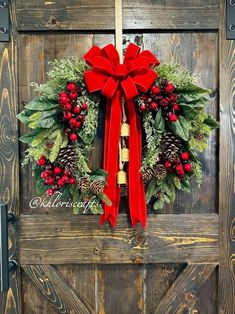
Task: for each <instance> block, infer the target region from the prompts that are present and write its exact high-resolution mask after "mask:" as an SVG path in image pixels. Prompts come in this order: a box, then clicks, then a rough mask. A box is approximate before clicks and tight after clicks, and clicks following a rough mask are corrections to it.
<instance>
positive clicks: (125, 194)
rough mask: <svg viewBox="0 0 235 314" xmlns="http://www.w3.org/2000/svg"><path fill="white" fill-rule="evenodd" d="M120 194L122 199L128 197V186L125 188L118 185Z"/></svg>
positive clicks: (124, 185)
mask: <svg viewBox="0 0 235 314" xmlns="http://www.w3.org/2000/svg"><path fill="white" fill-rule="evenodd" d="M120 194H121V196H123V197H125V196H127V195H128V186H127V184H121V185H120Z"/></svg>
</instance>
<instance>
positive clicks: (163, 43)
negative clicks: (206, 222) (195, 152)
mask: <svg viewBox="0 0 235 314" xmlns="http://www.w3.org/2000/svg"><path fill="white" fill-rule="evenodd" d="M143 45H144V49H150V50H151V51H152V52H153V53H154V54H155V55H156V56H157V57H158V58H159V60H160V61H161V63H162V64H164V63H177V64H180V65H181V66H182V67H183V68H184V69H186V70H189V71H190V72H192V73H193V74H194V75H196V76H197V81H198V84H199V85H201V86H204V87H205V88H208V89H211V90H212V91H213V92H212V93H211V95H210V97H209V105H208V108H207V110H208V112H209V113H210V114H212V115H213V116H214V117H215V118H216V117H217V116H218V107H219V104H218V102H219V100H218V94H219V92H218V34H216V33H211V32H207V33H201V32H193V33H183V32H182V33H173V34H154V33H151V34H144V35H143ZM216 139H217V134H216V132H213V134H211V135H210V138H209V141H208V148H207V149H206V150H205V152H204V153H202V154H200V160H201V161H202V165H203V183H202V185H201V187H200V188H198V186H197V184H196V182H195V181H194V180H193V182H192V189H191V193H190V194H188V193H184V192H178V193H177V198H176V201H175V202H174V203H173V204H170V205H167V206H165V207H164V209H163V210H162V211H161V212H163V213H199V212H201V213H206V212H217V211H218V198H217V193H216V191H217V186H218V154H217V152H218V141H217V140H216Z"/></svg>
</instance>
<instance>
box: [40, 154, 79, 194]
mask: <svg viewBox="0 0 235 314" xmlns="http://www.w3.org/2000/svg"><path fill="white" fill-rule="evenodd" d="M37 164H38V166H40V167H41V169H42V172H41V178H42V179H43V184H44V185H47V186H48V189H47V195H49V196H52V195H53V194H54V193H55V192H57V191H59V190H60V189H61V188H62V187H63V186H65V184H75V183H76V180H75V178H74V177H73V176H72V175H71V173H70V171H67V170H65V169H63V168H61V167H60V166H59V165H53V164H51V162H50V161H49V160H47V159H46V158H45V157H44V156H41V157H40V158H39V159H38V161H37Z"/></svg>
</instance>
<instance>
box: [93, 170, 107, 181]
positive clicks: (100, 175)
mask: <svg viewBox="0 0 235 314" xmlns="http://www.w3.org/2000/svg"><path fill="white" fill-rule="evenodd" d="M89 174H90V179H91V180H92V181H94V180H99V181H103V182H105V181H106V178H107V176H108V172H107V171H104V170H103V169H96V170H94V171H92V172H90V173H89Z"/></svg>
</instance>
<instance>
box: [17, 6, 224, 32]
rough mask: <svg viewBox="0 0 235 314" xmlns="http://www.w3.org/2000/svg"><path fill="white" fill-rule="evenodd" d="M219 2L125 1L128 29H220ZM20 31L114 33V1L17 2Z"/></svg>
mask: <svg viewBox="0 0 235 314" xmlns="http://www.w3.org/2000/svg"><path fill="white" fill-rule="evenodd" d="M218 25H219V4H218V0H207V1H204V0H190V1H183V0H177V1H164V0H159V1H149V0H148V1H145V0H138V1H134V0H131V1H130V0H128V1H127V0H124V1H123V28H124V29H168V30H171V29H218ZM17 26H18V30H20V31H26V30H51V29H56V30H94V29H96V30H113V29H114V1H110V0H102V1H85V0H83V1H79V4H78V3H76V2H74V1H72V0H69V1H62V0H61V1H42V0H40V1H38V0H32V1H24V0H19V1H17Z"/></svg>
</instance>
